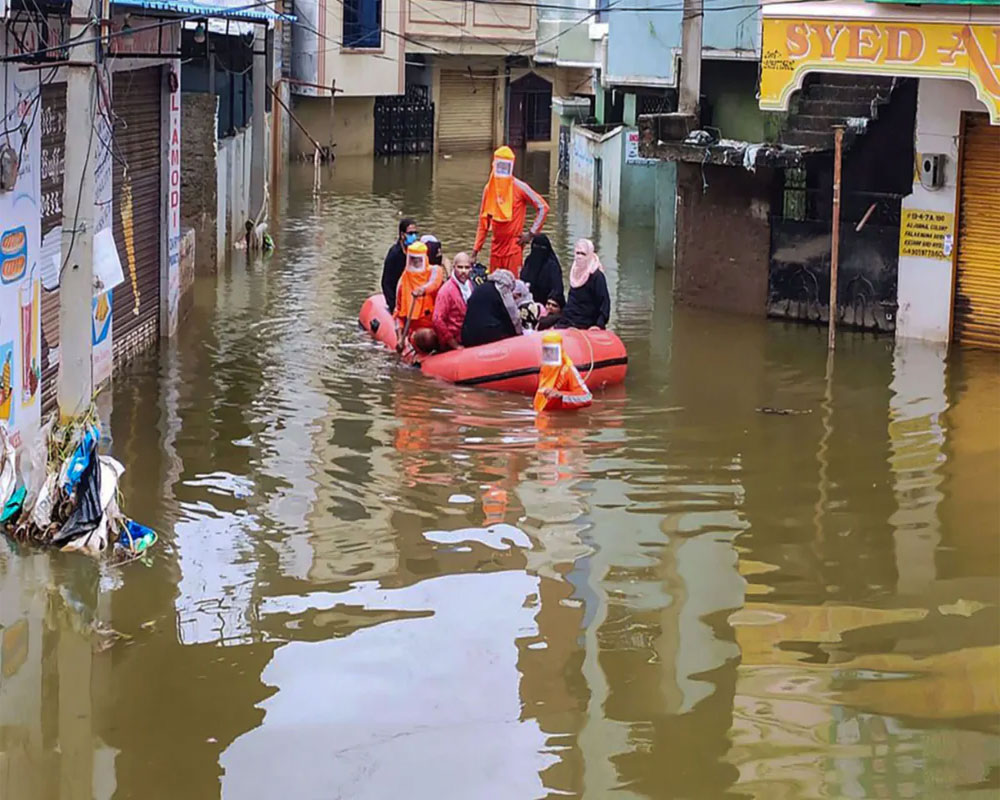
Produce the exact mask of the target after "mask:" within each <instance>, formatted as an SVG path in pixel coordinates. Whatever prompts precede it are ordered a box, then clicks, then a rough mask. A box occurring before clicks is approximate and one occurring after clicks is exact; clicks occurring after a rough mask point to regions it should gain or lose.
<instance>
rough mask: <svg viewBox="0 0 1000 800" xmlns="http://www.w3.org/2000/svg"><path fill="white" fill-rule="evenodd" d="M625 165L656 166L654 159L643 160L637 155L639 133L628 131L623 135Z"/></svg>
mask: <svg viewBox="0 0 1000 800" xmlns="http://www.w3.org/2000/svg"><path fill="white" fill-rule="evenodd" d="M625 163H626V164H656V163H657V160H656V159H655V158H643V157H642V156H640V155H639V131H637V130H630V131H626V133H625Z"/></svg>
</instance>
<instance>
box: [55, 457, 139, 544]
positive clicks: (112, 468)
mask: <svg viewBox="0 0 1000 800" xmlns="http://www.w3.org/2000/svg"><path fill="white" fill-rule="evenodd" d="M95 449H96V445H95ZM90 458H91V460H95V461H96V462H97V465H98V470H97V471H98V473H99V474H100V479H99V480H98V482H97V483H98V495H99V500H98V502H99V506H100V510H101V514H100V518H99V519H98V521H97V525H96V526H94V528H93V530H91V531H89V532H88V533H86V534H84V535H83V536H77V537H76V538H74V539H72V540H70V541H69V542H67V543H66V544H65V545H64V546H63V548H62V549H63V550H67V551H81V552H85V553H89V554H90V555H94V556H96V555H98V554H99V553H100V552H101V551H102V550H104V549H105V548H107V546H108V542H109V540H110V538H111V533H112V531H117V530H118V525H119V520H120V519H121V517H122V514H121V511H119V510H118V501H117V499H116V496H117V493H118V480H119V479H120V478H121V476H122V473H123V472H125V467H124V466H122V464H121V462H119V461H116V460H115V459H113V458H112V457H111V456H96V457H95V454H94V453H91V455H90ZM84 485H85V484H84V480H83V478H81V480H80V489H81V491H82V490H83V488H84ZM77 508H79V506H77ZM72 519H73V517H72V516H70V519H69V520H67V521H66V524H67V525H68V524H69V523H70V521H71V520H72ZM64 527H65V526H64ZM60 533H61V531H60Z"/></svg>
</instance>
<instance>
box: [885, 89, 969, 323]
mask: <svg viewBox="0 0 1000 800" xmlns="http://www.w3.org/2000/svg"><path fill="white" fill-rule="evenodd" d="M985 110H986V107H985V106H984V105H983V104H982V103H980V102H979V100H977V99H976V94H975V89H974V88H973V87H972V84H970V83H968V82H967V81H958V80H945V79H940V78H921V79H920V87H919V90H918V94H917V120H916V126H915V127H916V131H915V137H916V138H915V144H916V152H917V158H918V159H919V158H920V155H921V154H922V153H943V154H944V155H945V165H944V185H943V186H942V187H941V188H939V189H925V188H924V187H923V186H922V185H921V184H920V181H919V179H918V178H917V176H916V175H914V181H913V193H912V194H910V195H909V196H908V197H905V198H904V199H903V208H904V209H908V208H909V209H921V210H927V211H941V212H946V213H949V214H952V215H954V217H955V218H956V220H955V221H956V224H957V216H958V204H957V197H956V188H957V182H958V139H959V130H960V125H961V118H962V112H963V111H985ZM955 233H956V234H957V231H955ZM953 286H954V261H953V260H952V261H947V260H941V259H933V258H917V257H914V256H901V257H900V259H899V284H898V289H897V298H898V303H899V311H898V316H897V319H896V336H897V337H906V338H914V339H927V340H929V341H937V342H946V341H948V340H949V339H950V338H951V311H952V302H953V301H952V294H953V292H952V287H953Z"/></svg>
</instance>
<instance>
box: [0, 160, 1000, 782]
mask: <svg viewBox="0 0 1000 800" xmlns="http://www.w3.org/2000/svg"><path fill="white" fill-rule="evenodd" d="M485 161H486V159H485V158H479V159H475V160H474V161H473V162H469V161H468V160H466V159H460V158H456V159H453V160H450V161H442V162H440V163H439V164H438V165H436V166H435V165H433V164H432V163H431V162H429V161H419V162H405V163H403V164H395V165H392V166H391V167H384V166H381V165H372V164H371V163H370V162H348V161H342V162H340V163H339V164H338V166H337V170H336V175H335V176H334V177H333V178H328V180H327V184H328V186H327V188H326V189H325V190H324V192H323V194H322V196H321V197H320V198H318V199H314V198H313V197H312V196H311V194H310V191H309V184H308V175H305V176H302V175H297V176H295V178H294V180H293V186H294V191H293V192H292V193H290V194H289V196H288V197H286V198H285V200H284V201H283V203H284V206H283V220H282V222H281V223H280V226H279V228H278V231H277V235H276V239H277V241H278V245H279V249H278V251H277V253H276V254H275V255H274V256H273V257H272V258H271V259H270V261H269V262H268V263H267V264H266V265H262V264H254V265H252V266H250V267H247V266H246V265H245V264H242V263H236V264H234V265H233V266H231V267H229V268H228V269H226V270H225V271H223V272H222V274H220V275H219V277H218V279H217V280H216V279H210V280H208V279H206V280H202V281H201V282H200V283H199V285H198V286H197V292H196V306H195V308H194V310H193V311H192V313H191V315H190V316H189V317H188V318H187V320H186V321H185V322H184V324H183V330H182V333H181V335H180V337H179V339H178V340H177V342H176V345H173V346H170V347H165V348H164V349H163V351H162V352H161V353H160V355H159V356H158V357H153V358H150V359H148V360H147V361H145V362H141V363H139V364H137V365H136V366H135V367H134V368H133V369H131V370H130V373H129V374H128V375H124V376H121V377H120V379H119V380H118V381H117V383H116V385H115V389H114V393H113V412H112V429H111V435H112V447H113V451H114V453H115V455H116V456H117V457H118V458H120V459H121V460H122V461H123V462H125V463H126V465H127V466H128V472H127V473H126V476H125V484H124V490H125V493H126V497H127V503H128V507H129V509H131V511H132V512H133V513H134V514H135V515H136V516H137V517H138V518H140V519H141V520H143V521H145V522H148V523H149V524H152V525H154V526H156V527H157V528H158V529H159V530H160V531H161V532H162V533H163V537H162V544H161V545H160V546H159V548H158V552H157V554H156V558H155V559H154V561H153V562H152V564H151V565H150V566H148V567H147V566H142V565H133V566H131V567H129V568H128V569H125V570H123V571H120V572H114V571H106V572H103V573H102V572H101V571H100V570H99V569H98V568H97V567H96V566H95V565H93V564H91V563H90V562H88V561H86V560H84V559H82V558H73V557H66V556H60V555H56V556H50V555H47V554H37V553H36V554H31V553H15V552H13V551H12V550H11V549H10V548H9V547H8V546H7V545H5V544H0V624H2V626H3V629H2V631H0V635H2V638H3V652H2V656H3V657H2V665H0V666H2V672H0V797H2V798H4V800H7V798H11V800H15V799H16V800H22V799H26V800H33V799H34V798H45V799H46V800H48V798H60V799H61V800H64V799H67V798H91V797H95V798H100V799H101V800H103V799H104V798H109V797H114V798H142V799H143V800H160V799H161V798H162V799H164V800H165V799H167V798H170V799H171V800H172V799H173V798H212V797H217V796H219V795H223V796H225V797H227V798H275V797H282V798H289V800H291V799H292V798H296V800H298V799H299V798H305V799H306V800H313V798H315V799H316V800H319V799H320V798H324V799H325V798H334V797H345V798H360V797H371V798H387V797H420V798H424V797H426V798H443V797H448V798H451V797H454V798H533V797H541V796H587V797H594V798H596V797H606V796H612V795H613V796H615V797H656V798H716V797H734V798H735V797H755V798H769V799H770V798H813V797H848V798H861V797H866V798H867V797H887V798H910V797H942V798H950V797H956V796H960V797H963V798H987V797H989V798H993V797H996V796H997V792H998V789H1000V736H998V724H997V722H998V712H1000V698H998V685H1000V682H998V670H1000V612H998V595H1000V544H998V542H1000V535H998V534H1000V500H998V486H1000V365H998V361H997V358H996V357H995V356H989V355H984V354H981V353H974V352H961V353H957V354H954V355H952V356H951V357H950V358H948V359H946V358H945V355H946V354H945V352H944V351H943V350H942V349H940V348H937V347H934V346H929V345H922V344H919V343H901V344H898V345H893V344H892V343H891V342H890V341H887V340H884V339H875V338H872V337H870V336H863V335H854V334H844V335H843V336H841V338H840V341H839V349H838V351H837V355H836V363H835V366H834V371H833V375H832V379H831V380H830V381H829V383H828V381H827V378H826V354H825V333H824V332H823V331H820V330H815V329H810V328H804V327H798V326H786V325H783V324H778V323H773V322H772V323H768V322H764V321H759V320H752V319H742V318H737V317H732V316H723V315H714V314H709V313H702V312H694V311H690V310H685V309H677V308H672V304H671V299H670V291H669V288H670V274H669V273H668V272H664V271H655V272H654V270H653V268H652V265H651V259H650V256H649V253H650V252H651V249H652V232H651V231H649V230H628V229H621V230H617V231H616V230H614V229H613V228H612V226H610V225H608V224H606V223H603V224H601V226H600V230H599V231H597V232H596V236H597V238H598V239H599V250H600V252H601V255H602V256H603V258H604V261H605V265H606V267H607V270H608V276H609V283H610V285H611V287H612V291H613V293H614V306H613V308H614V313H613V325H614V327H615V328H616V329H617V330H618V331H619V332H620V333H621V335H622V337H623V338H624V339H625V340H626V342H627V344H628V346H629V353H630V357H631V365H630V373H629V379H628V381H627V383H626V385H625V386H624V387H619V388H618V389H617V390H616V391H609V392H608V393H607V394H606V395H603V396H600V397H599V398H598V400H597V402H596V403H595V404H594V406H593V408H592V409H590V410H589V411H587V412H585V413H582V414H580V415H579V416H564V417H559V418H558V419H555V418H554V419H552V420H550V421H548V422H547V424H546V425H545V426H543V427H539V426H537V425H536V423H535V420H534V418H533V416H532V414H531V413H529V404H528V402H527V400H526V399H523V398H518V397H508V396H502V395H492V394H487V393H482V392H476V391H463V390H458V389H455V388H452V387H448V386H444V385H438V384H435V383H432V382H429V381H427V380H425V379H422V378H421V377H420V376H419V375H418V374H413V373H411V372H409V371H407V370H405V369H401V368H399V367H397V366H396V365H394V363H393V361H392V360H391V359H390V358H389V357H388V356H387V355H386V354H385V353H383V352H380V351H379V350H377V349H376V348H375V347H374V346H372V345H371V344H370V343H368V342H367V341H365V340H364V339H363V338H362V336H361V335H360V334H359V332H358V330H357V328H356V322H355V320H356V314H357V310H358V307H359V305H360V303H361V300H362V298H363V297H364V296H366V294H368V293H370V290H372V289H373V288H374V287H375V286H376V285H377V282H378V267H379V265H380V263H381V258H382V255H383V254H384V251H385V249H386V248H387V246H388V244H389V243H390V241H391V239H392V237H393V230H394V224H395V220H396V218H397V211H398V210H399V209H405V210H406V211H407V212H410V213H412V214H414V215H416V216H417V217H419V219H420V221H421V223H422V229H423V230H424V231H433V232H435V233H437V234H438V236H439V237H441V238H442V239H443V240H444V242H445V244H446V248H447V249H448V250H449V251H450V252H454V250H455V249H456V248H457V247H459V246H466V247H467V246H468V245H469V243H470V241H471V236H472V232H473V230H472V227H473V224H474V220H473V219H472V218H471V213H470V212H472V211H473V204H474V203H475V200H476V197H477V196H478V190H479V189H478V187H479V185H480V179H481V177H482V173H483V171H484V170H485V169H486V164H485ZM533 166H534V167H535V169H533V170H532V172H531V176H532V179H533V181H534V182H535V183H536V185H544V184H545V183H546V182H547V180H548V169H547V167H548V165H547V163H545V164H535V165H533ZM303 177H305V178H306V180H305V181H302V180H300V179H301V178H303ZM554 205H555V214H554V218H553V222H552V224H551V226H550V227H551V229H552V230H553V231H554V233H553V238H554V240H555V241H556V243H557V244H558V245H559V246H560V247H561V252H562V253H568V245H567V242H568V240H570V239H571V238H572V237H575V236H578V235H583V234H589V233H591V231H592V227H593V226H592V221H591V216H590V213H589V209H587V208H585V207H583V206H579V205H577V204H574V203H571V202H569V201H567V200H566V198H564V197H558V198H556V199H555V200H554ZM763 406H770V407H776V408H794V409H798V410H803V411H809V412H810V413H808V414H800V415H787V416H776V415H769V414H763V413H760V412H759V411H757V410H756V409H758V408H759V407H763ZM95 623H96V624H99V625H104V626H110V627H112V628H114V629H115V630H117V631H120V632H122V633H123V634H127V635H128V636H130V637H131V639H126V640H123V641H119V642H117V643H115V644H113V645H111V646H110V647H107V648H106V647H105V646H106V645H107V644H109V640H108V639H107V637H104V636H102V637H97V639H96V641H95V637H94V636H93V634H92V633H91V630H92V627H93V625H94V624H95Z"/></svg>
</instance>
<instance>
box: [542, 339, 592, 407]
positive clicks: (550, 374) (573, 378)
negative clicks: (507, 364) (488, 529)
mask: <svg viewBox="0 0 1000 800" xmlns="http://www.w3.org/2000/svg"><path fill="white" fill-rule="evenodd" d="M562 345H563V340H562V334H561V333H559V332H558V331H549V332H548V333H546V334H545V335H544V336H543V337H542V366H541V368H540V369H539V370H538V391H537V392H535V402H534V406H535V411H571V410H575V409H578V408H586V407H587V406H589V405H590V404H591V402H592V401H593V399H594V397H593V395H592V394H591V393H590V389H588V388H587V384H586V383H584V382H583V378H581V377H580V373H579V372H578V371H577V369H576V367H575V366H573V362H572V361H570V358H569V356H568V355H566V351H565V350H563V346H562Z"/></svg>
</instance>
